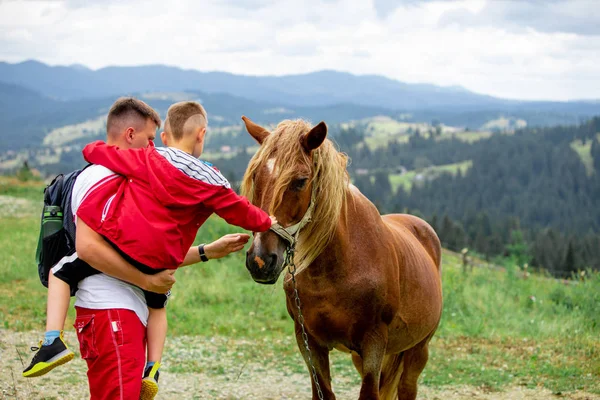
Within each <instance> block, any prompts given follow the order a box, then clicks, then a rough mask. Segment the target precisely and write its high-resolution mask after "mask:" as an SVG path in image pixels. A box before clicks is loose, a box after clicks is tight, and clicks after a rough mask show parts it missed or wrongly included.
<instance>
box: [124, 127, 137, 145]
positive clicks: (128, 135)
mask: <svg viewBox="0 0 600 400" xmlns="http://www.w3.org/2000/svg"><path fill="white" fill-rule="evenodd" d="M134 137H135V129H133V128H132V127H131V126H130V127H129V128H127V129H125V140H127V143H129V144H131V143H133V139H134Z"/></svg>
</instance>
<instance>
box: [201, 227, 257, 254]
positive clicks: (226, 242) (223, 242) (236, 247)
mask: <svg viewBox="0 0 600 400" xmlns="http://www.w3.org/2000/svg"><path fill="white" fill-rule="evenodd" d="M248 240H250V235H248V234H246V233H230V234H227V235H225V236H223V237H221V238H219V239H217V240H215V241H214V242H212V243H209V244H205V245H204V254H206V257H208V259H209V260H212V259H214V258H221V257H225V256H226V255H228V254H230V253H233V252H236V251H240V250H242V249H243V248H244V245H245V244H246V243H248Z"/></svg>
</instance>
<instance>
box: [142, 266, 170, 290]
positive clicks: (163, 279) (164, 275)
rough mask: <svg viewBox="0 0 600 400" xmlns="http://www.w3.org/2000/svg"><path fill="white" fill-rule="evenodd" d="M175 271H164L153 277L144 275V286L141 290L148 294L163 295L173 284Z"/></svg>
mask: <svg viewBox="0 0 600 400" xmlns="http://www.w3.org/2000/svg"><path fill="white" fill-rule="evenodd" d="M174 274H175V270H174V269H166V270H164V271H161V272H159V273H158V274H154V275H146V284H145V285H144V287H143V288H142V289H144V290H146V291H148V292H154V293H160V294H165V293H167V292H168V291H169V290H171V287H172V286H173V284H175V276H174Z"/></svg>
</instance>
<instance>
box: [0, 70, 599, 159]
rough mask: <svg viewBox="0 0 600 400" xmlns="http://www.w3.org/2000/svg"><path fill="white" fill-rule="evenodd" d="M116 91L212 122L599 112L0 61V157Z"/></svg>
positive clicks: (406, 89) (422, 90) (374, 84)
mask: <svg viewBox="0 0 600 400" xmlns="http://www.w3.org/2000/svg"><path fill="white" fill-rule="evenodd" d="M123 95H135V96H139V97H141V98H143V99H144V100H145V101H147V102H148V103H149V104H150V105H152V106H153V107H155V108H157V110H159V112H160V113H161V115H164V113H165V112H166V110H167V108H168V106H169V105H170V104H172V103H173V102H175V101H179V100H182V99H190V100H199V101H201V102H202V103H203V104H204V105H205V107H206V108H207V110H208V112H209V115H210V116H212V117H213V118H209V120H210V121H211V126H213V127H215V126H216V127H218V126H230V125H237V124H240V119H239V118H240V116H241V115H242V114H246V115H248V116H250V117H251V118H253V119H254V120H256V121H257V122H260V123H275V122H277V121H280V120H282V119H286V118H306V119H308V120H310V121H313V122H316V121H319V120H324V121H326V122H327V123H329V124H336V123H340V122H345V121H350V120H360V119H363V118H367V117H372V116H378V115H386V116H390V117H392V118H394V119H397V120H402V121H412V122H428V123H429V122H431V123H433V122H434V121H436V122H440V123H444V124H446V125H451V126H458V127H464V128H469V129H471V130H474V129H480V128H481V127H482V126H484V125H485V124H486V123H487V122H489V121H492V120H495V119H498V118H503V119H506V118H508V119H514V120H516V119H518V120H524V121H525V122H526V123H527V124H528V125H530V126H531V125H555V124H574V123H579V122H581V121H582V120H585V119H588V118H590V117H592V116H594V115H599V114H600V102H598V101H574V102H525V101H515V100H506V99H499V98H495V97H492V96H487V95H482V94H478V93H474V92H470V91H468V90H466V89H464V88H462V87H458V86H452V87H441V86H435V85H429V84H409V83H403V82H400V81H396V80H392V79H388V78H385V77H382V76H374V75H361V76H359V75H352V74H349V73H345V72H337V71H319V72H313V73H308V74H303V75H288V76H247V75H234V74H230V73H225V72H200V71H196V70H183V69H180V68H177V67H169V66H163V65H151V66H136V67H107V68H102V69H99V70H91V69H89V68H86V67H84V66H81V65H71V66H49V65H46V64H43V63H41V62H38V61H25V62H21V63H17V64H11V63H6V62H0V127H1V128H2V131H0V156H1V155H2V152H4V151H6V150H19V149H33V148H39V147H40V146H42V143H43V139H44V138H45V136H46V135H47V134H48V133H49V132H51V131H52V130H53V129H56V128H60V127H62V126H65V125H72V124H78V123H81V122H85V121H88V120H92V119H97V118H98V117H100V116H103V115H106V112H107V111H108V108H109V107H110V105H111V104H112V103H113V102H114V100H115V99H116V98H117V97H119V96H123Z"/></svg>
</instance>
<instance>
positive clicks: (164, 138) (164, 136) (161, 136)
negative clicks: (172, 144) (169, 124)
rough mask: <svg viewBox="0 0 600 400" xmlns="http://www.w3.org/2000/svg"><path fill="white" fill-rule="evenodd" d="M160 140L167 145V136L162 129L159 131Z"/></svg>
mask: <svg viewBox="0 0 600 400" xmlns="http://www.w3.org/2000/svg"><path fill="white" fill-rule="evenodd" d="M160 140H161V141H162V142H163V144H164V145H165V146H167V147H169V144H168V143H167V142H168V138H167V134H166V133H165V131H162V132H161V133H160Z"/></svg>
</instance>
